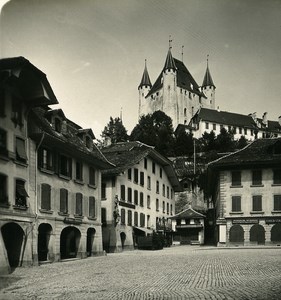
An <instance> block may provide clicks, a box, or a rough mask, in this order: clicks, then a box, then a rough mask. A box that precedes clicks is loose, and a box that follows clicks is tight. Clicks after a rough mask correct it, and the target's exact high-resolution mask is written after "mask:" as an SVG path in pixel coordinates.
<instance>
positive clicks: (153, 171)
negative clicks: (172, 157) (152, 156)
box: [152, 162, 155, 174]
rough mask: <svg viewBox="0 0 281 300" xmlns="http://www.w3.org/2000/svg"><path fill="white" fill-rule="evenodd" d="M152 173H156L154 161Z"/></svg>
mask: <svg viewBox="0 0 281 300" xmlns="http://www.w3.org/2000/svg"><path fill="white" fill-rule="evenodd" d="M152 173H153V174H155V162H152Z"/></svg>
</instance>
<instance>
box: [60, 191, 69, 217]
mask: <svg viewBox="0 0 281 300" xmlns="http://www.w3.org/2000/svg"><path fill="white" fill-rule="evenodd" d="M60 212H61V213H63V214H67V213H68V191H67V190H66V189H60Z"/></svg>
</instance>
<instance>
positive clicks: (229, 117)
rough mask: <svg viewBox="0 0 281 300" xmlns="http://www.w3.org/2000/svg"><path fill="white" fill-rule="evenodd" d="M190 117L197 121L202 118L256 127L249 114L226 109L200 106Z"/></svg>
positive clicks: (226, 123)
mask: <svg viewBox="0 0 281 300" xmlns="http://www.w3.org/2000/svg"><path fill="white" fill-rule="evenodd" d="M192 119H193V120H197V121H199V120H202V121H208V122H213V123H217V124H224V125H230V126H238V127H239V126H241V127H248V128H253V129H254V128H256V124H255V122H254V120H253V118H252V117H251V116H246V115H242V114H237V113H231V112H226V111H218V110H215V109H209V108H201V109H200V110H199V111H198V112H197V113H196V114H195V116H194V117H193V118H192ZM191 122H192V120H191Z"/></svg>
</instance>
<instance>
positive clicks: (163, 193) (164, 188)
mask: <svg viewBox="0 0 281 300" xmlns="http://www.w3.org/2000/svg"><path fill="white" fill-rule="evenodd" d="M165 193H166V186H165V184H164V183H163V185H162V195H163V196H164V197H165Z"/></svg>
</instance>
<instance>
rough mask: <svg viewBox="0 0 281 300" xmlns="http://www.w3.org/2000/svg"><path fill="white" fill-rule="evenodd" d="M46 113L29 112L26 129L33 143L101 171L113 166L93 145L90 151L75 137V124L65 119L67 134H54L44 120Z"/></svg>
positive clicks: (37, 109)
mask: <svg viewBox="0 0 281 300" xmlns="http://www.w3.org/2000/svg"><path fill="white" fill-rule="evenodd" d="M48 113H49V112H48V111H46V109H44V108H41V107H38V108H33V109H32V111H31V112H30V115H29V118H30V121H29V128H28V129H29V136H30V137H31V138H32V139H33V140H34V141H36V142H38V143H43V144H44V143H46V144H47V145H48V147H54V148H57V149H60V150H62V151H63V152H64V153H66V154H69V155H71V156H74V157H79V158H80V159H81V160H85V161H87V162H88V163H90V164H91V163H92V164H94V165H96V166H99V167H100V168H101V169H104V168H108V167H113V166H114V164H112V163H111V162H109V161H108V160H107V159H106V158H105V156H104V155H103V154H102V153H101V151H100V150H99V149H98V147H97V146H96V145H95V144H93V149H91V150H90V149H88V148H87V147H86V145H85V143H84V142H83V141H82V140H81V139H80V138H79V136H78V135H77V133H78V131H79V129H77V128H76V126H73V124H75V123H72V122H71V123H70V124H68V122H69V121H68V119H66V120H65V121H66V124H67V132H65V133H58V132H56V131H55V130H54V128H53V127H52V125H51V124H50V122H49V120H48V119H47V118H46V114H48ZM77 126H78V125H77ZM42 138H43V139H42ZM41 139H42V140H41Z"/></svg>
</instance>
